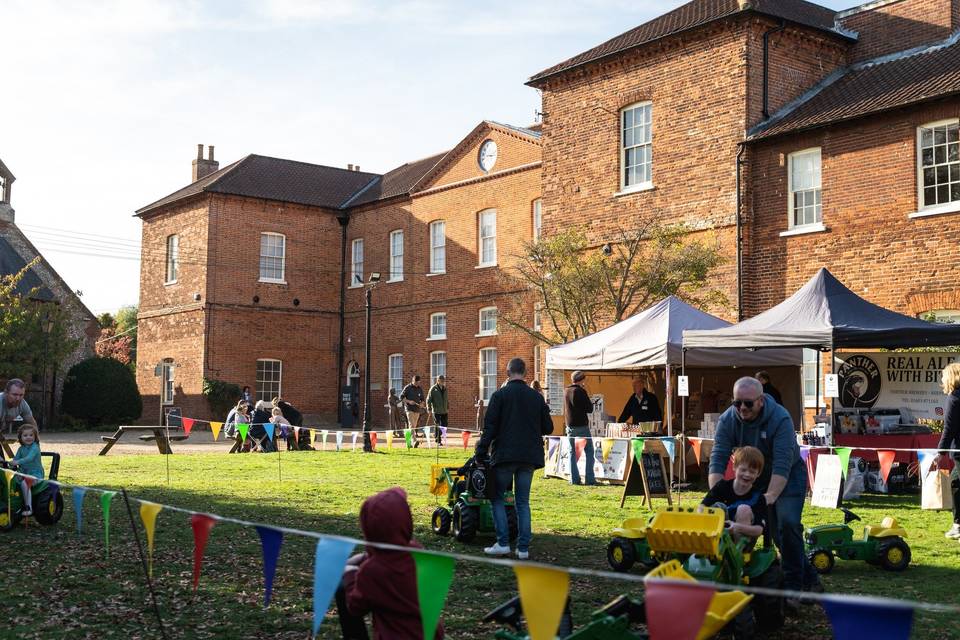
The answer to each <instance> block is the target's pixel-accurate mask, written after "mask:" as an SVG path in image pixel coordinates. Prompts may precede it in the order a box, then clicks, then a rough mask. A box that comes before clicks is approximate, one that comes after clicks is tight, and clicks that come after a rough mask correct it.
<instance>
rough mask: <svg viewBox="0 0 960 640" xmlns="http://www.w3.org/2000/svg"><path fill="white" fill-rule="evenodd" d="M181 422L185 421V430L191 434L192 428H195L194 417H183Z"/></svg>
mask: <svg viewBox="0 0 960 640" xmlns="http://www.w3.org/2000/svg"><path fill="white" fill-rule="evenodd" d="M180 422H182V423H183V432H184V433H185V434H187V435H190V430H191V429H193V423H194V422H195V421H194V419H193V418H181V419H180Z"/></svg>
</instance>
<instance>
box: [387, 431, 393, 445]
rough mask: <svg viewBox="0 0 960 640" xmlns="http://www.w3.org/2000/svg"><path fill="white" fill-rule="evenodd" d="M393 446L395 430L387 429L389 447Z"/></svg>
mask: <svg viewBox="0 0 960 640" xmlns="http://www.w3.org/2000/svg"><path fill="white" fill-rule="evenodd" d="M391 447H393V431H387V449H390V448H391Z"/></svg>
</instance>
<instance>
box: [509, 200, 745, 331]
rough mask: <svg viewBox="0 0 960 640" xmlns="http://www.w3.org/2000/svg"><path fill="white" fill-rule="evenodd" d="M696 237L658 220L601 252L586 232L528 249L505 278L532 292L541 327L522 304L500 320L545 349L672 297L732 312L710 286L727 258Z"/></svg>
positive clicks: (626, 232)
mask: <svg viewBox="0 0 960 640" xmlns="http://www.w3.org/2000/svg"><path fill="white" fill-rule="evenodd" d="M689 233H690V231H689V229H688V228H686V227H685V226H683V225H670V226H667V225H663V224H661V223H659V222H657V220H656V218H655V217H650V218H647V219H644V220H642V221H641V223H640V224H639V225H638V226H637V227H636V228H633V229H623V228H619V229H618V230H617V232H616V234H615V237H614V239H613V241H612V242H609V243H606V244H604V245H603V246H602V248H601V249H596V248H595V247H591V245H590V242H589V240H588V238H587V235H586V233H585V232H584V231H583V230H582V229H580V228H570V229H566V230H563V231H561V232H560V233H557V234H555V235H553V236H550V237H548V238H545V239H543V240H541V241H540V242H536V243H532V244H526V245H525V246H524V254H523V255H521V256H517V261H516V265H515V266H514V267H512V268H509V269H506V270H504V271H503V272H502V277H503V278H504V279H505V280H506V281H507V282H506V284H507V285H508V286H510V287H512V288H514V289H520V290H527V291H529V292H531V294H532V296H533V299H534V303H535V305H536V308H537V310H538V311H539V313H538V314H537V316H538V317H539V319H540V326H539V328H538V327H537V326H535V321H534V319H533V318H531V317H529V312H528V310H527V309H525V308H524V307H523V302H522V301H521V300H520V299H518V298H513V303H512V304H511V305H510V306H509V307H508V308H507V309H505V310H504V311H502V312H501V313H500V317H501V318H502V319H503V320H504V321H505V322H506V323H507V324H508V325H511V326H513V327H516V328H517V329H520V330H521V331H524V332H526V333H527V334H529V335H532V336H533V337H535V338H537V339H538V340H539V341H541V342H545V343H547V344H562V343H564V342H569V341H571V340H576V339H577V338H582V337H584V336H586V335H589V334H591V333H594V332H596V331H597V330H598V329H599V328H601V325H602V324H605V323H614V322H619V321H621V320H623V319H625V318H628V317H630V316H631V315H633V314H634V313H636V312H637V311H640V310H642V309H645V308H646V307H648V306H650V305H651V304H652V303H654V302H656V301H657V300H660V299H661V298H664V297H666V296H669V295H673V296H676V297H678V298H680V299H682V300H684V301H686V302H689V303H690V304H693V305H695V306H698V307H709V306H725V305H727V304H728V301H727V298H726V296H724V295H723V293H722V292H720V291H719V290H717V289H715V288H714V287H713V286H711V283H710V278H711V276H712V274H713V271H714V270H715V269H716V268H717V267H718V266H720V265H721V264H722V263H723V261H724V260H723V257H722V256H721V255H720V252H719V250H718V248H717V247H716V245H715V244H713V245H711V243H707V242H704V241H701V240H691V239H690V238H689ZM527 301H528V302H529V299H528V300H527Z"/></svg>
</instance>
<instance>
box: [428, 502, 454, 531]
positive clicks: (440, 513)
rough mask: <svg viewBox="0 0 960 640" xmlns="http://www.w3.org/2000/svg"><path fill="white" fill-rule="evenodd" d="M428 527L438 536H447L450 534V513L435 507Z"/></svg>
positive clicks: (442, 508)
mask: <svg viewBox="0 0 960 640" xmlns="http://www.w3.org/2000/svg"><path fill="white" fill-rule="evenodd" d="M430 525H431V527H432V528H433V532H434V533H435V534H437V535H438V536H445V535H447V534H448V533H450V512H449V511H448V510H447V509H446V508H444V507H437V508H436V509H434V510H433V517H432V518H431V519H430Z"/></svg>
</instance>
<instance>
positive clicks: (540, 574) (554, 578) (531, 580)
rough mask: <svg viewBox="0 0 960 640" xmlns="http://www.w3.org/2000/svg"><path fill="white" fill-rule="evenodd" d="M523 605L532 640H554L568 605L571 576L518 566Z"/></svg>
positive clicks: (517, 573) (550, 570)
mask: <svg viewBox="0 0 960 640" xmlns="http://www.w3.org/2000/svg"><path fill="white" fill-rule="evenodd" d="M513 572H514V573H515V574H516V575H517V589H518V591H519V592H520V606H521V607H523V615H524V617H525V618H526V619H527V630H528V631H529V632H530V640H554V638H556V637H557V628H558V627H559V626H560V616H561V615H563V609H564V607H565V606H566V604H567V594H568V591H569V590H570V574H568V573H567V572H566V571H558V570H556V569H545V568H543V567H526V566H521V565H518V566H515V567H514V568H513Z"/></svg>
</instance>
